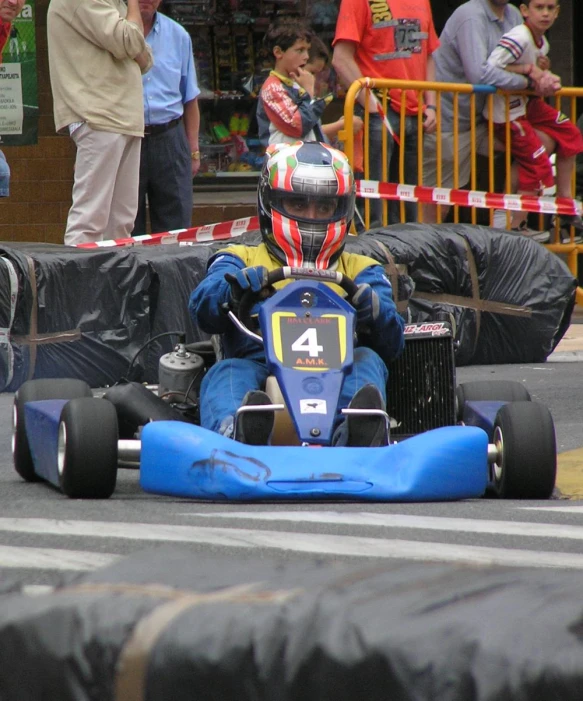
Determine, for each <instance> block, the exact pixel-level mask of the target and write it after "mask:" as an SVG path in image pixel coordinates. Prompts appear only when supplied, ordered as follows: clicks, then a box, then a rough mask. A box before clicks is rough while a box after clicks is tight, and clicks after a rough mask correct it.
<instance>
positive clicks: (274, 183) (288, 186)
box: [268, 144, 302, 191]
mask: <svg viewBox="0 0 583 701" xmlns="http://www.w3.org/2000/svg"><path fill="white" fill-rule="evenodd" d="M301 145H302V144H294V145H292V146H289V147H288V148H287V149H286V151H288V152H287V153H286V156H285V158H277V159H273V160H275V163H270V164H268V168H269V184H270V185H271V187H272V188H273V189H281V190H290V191H291V190H293V187H292V182H291V180H292V176H293V174H294V171H295V169H296V168H297V167H298V160H297V158H296V153H297V152H298V149H299V148H300V147H301ZM276 154H277V150H276V151H274V153H273V156H275V155H276ZM271 160H272V157H270V161H271Z"/></svg>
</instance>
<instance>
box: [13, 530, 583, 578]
mask: <svg viewBox="0 0 583 701" xmlns="http://www.w3.org/2000/svg"><path fill="white" fill-rule="evenodd" d="M0 530H3V531H16V532H21V533H42V534H51V535H67V536H92V537H98V538H124V539H130V540H140V541H174V542H176V541H179V542H188V543H204V544H210V545H214V546H226V547H233V548H273V549H276V550H284V551H292V552H302V553H314V554H315V553H318V554H326V555H336V556H352V557H375V558H398V559H403V560H421V561H433V562H456V563H465V564H471V565H509V566H520V567H551V568H554V567H560V568H568V569H579V570H581V569H583V555H579V554H577V553H575V554H570V553H560V552H540V551H533V550H517V549H502V548H490V547H481V546H467V545H448V544H441V543H425V542H419V541H407V540H389V539H382V538H361V537H358V536H338V535H323V534H312V533H289V532H283V531H258V530H251V529H247V528H209V527H206V526H170V525H164V524H152V523H120V522H118V523H115V522H112V523H107V522H101V521H55V520H52V519H38V518H33V519H26V518H25V519H11V518H1V519H0ZM12 549H13V550H18V551H20V550H22V548H12ZM38 552H39V553H43V550H42V549H38ZM45 552H46V551H45ZM62 552H63V553H65V554H66V553H67V551H62ZM0 554H1V551H0ZM81 555H85V556H86V557H88V558H89V559H90V565H91V566H94V560H92V559H91V558H96V557H104V558H107V557H110V558H111V557H112V556H103V555H102V556H99V555H95V554H94V553H82V554H81ZM48 559H50V558H48ZM54 562H55V561H53V564H54ZM107 564H108V563H107ZM19 566H20V565H19ZM49 569H51V567H50V566H49Z"/></svg>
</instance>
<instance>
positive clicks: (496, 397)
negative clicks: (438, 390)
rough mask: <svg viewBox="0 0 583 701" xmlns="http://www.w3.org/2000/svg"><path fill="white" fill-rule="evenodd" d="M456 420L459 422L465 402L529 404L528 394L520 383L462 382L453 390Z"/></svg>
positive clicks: (498, 381)
mask: <svg viewBox="0 0 583 701" xmlns="http://www.w3.org/2000/svg"><path fill="white" fill-rule="evenodd" d="M455 398H456V406H457V411H456V415H457V420H458V421H461V420H462V416H463V411H464V404H465V403H466V402H495V401H498V402H530V401H531V397H530V392H529V391H528V390H527V388H526V387H525V386H524V385H523V384H522V383H521V382H508V381H506V380H481V381H480V380H477V381H475V382H463V383H462V384H460V385H458V386H457V387H456V390H455Z"/></svg>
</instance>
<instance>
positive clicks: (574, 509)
mask: <svg viewBox="0 0 583 701" xmlns="http://www.w3.org/2000/svg"><path fill="white" fill-rule="evenodd" d="M518 508H519V509H522V510H523V511H560V512H562V513H564V514H583V506H519V507H518Z"/></svg>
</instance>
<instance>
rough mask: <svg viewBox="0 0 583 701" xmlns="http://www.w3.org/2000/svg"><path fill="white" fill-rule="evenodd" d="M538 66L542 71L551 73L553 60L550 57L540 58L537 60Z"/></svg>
mask: <svg viewBox="0 0 583 701" xmlns="http://www.w3.org/2000/svg"><path fill="white" fill-rule="evenodd" d="M536 65H537V66H538V67H539V68H540V69H541V70H542V71H549V70H550V69H551V59H550V58H549V57H548V56H539V57H538V58H537V60H536Z"/></svg>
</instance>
